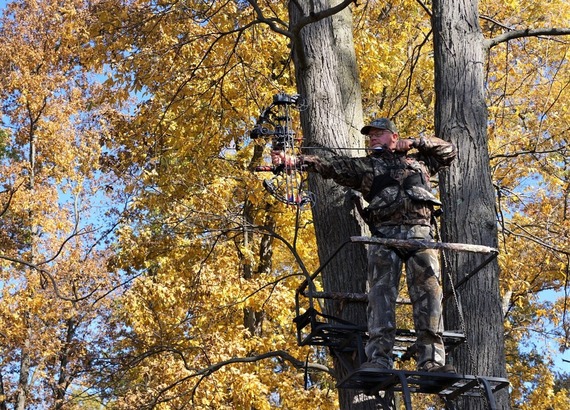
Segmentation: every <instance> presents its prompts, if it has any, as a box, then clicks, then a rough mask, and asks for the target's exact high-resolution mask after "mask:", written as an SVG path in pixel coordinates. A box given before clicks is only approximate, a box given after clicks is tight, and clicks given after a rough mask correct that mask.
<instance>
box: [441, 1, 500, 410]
mask: <svg viewBox="0 0 570 410" xmlns="http://www.w3.org/2000/svg"><path fill="white" fill-rule="evenodd" d="M477 6H478V2H477V1H474V0H434V3H433V21H432V24H433V32H434V58H435V88H436V104H435V129H436V133H437V135H438V136H439V137H441V138H443V139H445V140H448V141H452V142H453V143H454V144H455V145H456V147H457V150H458V156H457V159H456V161H455V162H454V163H453V164H452V166H451V167H450V169H449V170H448V171H447V172H443V173H440V180H441V181H440V191H441V197H442V202H443V205H444V215H443V218H442V237H443V240H444V241H446V242H459V243H468V244H479V245H486V246H491V247H496V246H497V224H496V217H495V193H494V190H493V185H492V182H491V172H490V166H489V154H488V149H487V106H486V102H485V94H484V76H483V67H484V63H483V62H484V58H485V55H484V51H483V35H482V32H481V29H480V26H479V21H478V17H479V15H478V9H477ZM483 259H484V256H480V255H476V254H466V253H447V254H446V263H444V269H443V277H444V284H445V287H446V288H447V289H446V291H447V290H448V289H449V286H450V278H451V280H452V281H453V283H457V282H458V281H459V280H461V279H462V278H463V277H465V275H467V274H468V273H469V272H470V271H472V270H473V269H474V268H475V267H476V266H478V265H479V264H480V263H481V262H482V260H483ZM456 302H458V304H459V307H458V306H457V303H456ZM445 315H446V320H445V325H446V328H447V329H462V330H463V331H464V332H465V334H466V336H467V344H466V345H464V347H463V348H461V349H458V350H457V351H456V352H455V353H454V356H453V362H454V365H455V366H456V367H457V369H458V370H459V372H461V373H466V374H474V375H481V376H496V377H506V368H505V356H504V340H503V316H502V314H501V299H500V295H499V267H498V264H497V262H496V260H495V261H493V262H492V263H490V264H489V265H487V266H486V267H485V268H484V269H483V270H482V271H481V272H479V273H478V274H477V275H475V276H474V277H473V278H471V279H470V280H469V281H468V282H467V283H466V284H465V285H464V286H463V287H462V288H461V289H459V290H458V292H457V300H455V298H451V299H449V301H448V302H447V304H446V306H445ZM463 325H464V326H463ZM496 399H497V404H498V407H499V408H502V409H507V408H509V398H508V393H507V391H506V389H504V390H502V391H501V392H499V393H498V394H497V395H496ZM461 407H462V408H469V409H477V408H487V403H485V402H484V401H483V400H480V399H478V400H473V399H471V400H470V401H468V400H467V399H466V400H465V401H464V402H463V403H462V404H461Z"/></svg>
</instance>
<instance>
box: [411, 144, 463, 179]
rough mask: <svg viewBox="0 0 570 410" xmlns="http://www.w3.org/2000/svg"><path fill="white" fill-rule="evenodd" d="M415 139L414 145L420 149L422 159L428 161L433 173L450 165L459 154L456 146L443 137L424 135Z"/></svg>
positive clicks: (427, 163)
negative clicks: (427, 136) (425, 136)
mask: <svg viewBox="0 0 570 410" xmlns="http://www.w3.org/2000/svg"><path fill="white" fill-rule="evenodd" d="M414 141H415V142H414V144H413V146H414V147H415V148H417V149H418V152H419V156H420V157H421V158H420V159H421V160H423V161H424V162H425V163H426V165H427V166H428V167H429V168H430V170H431V171H432V173H433V174H435V173H437V172H438V171H439V170H440V169H441V168H443V167H447V166H449V165H450V164H451V163H452V162H453V160H454V159H455V157H456V155H457V150H456V149H455V146H454V145H453V144H452V143H451V142H447V141H444V140H442V139H441V138H437V137H431V138H424V137H422V138H420V139H419V140H414Z"/></svg>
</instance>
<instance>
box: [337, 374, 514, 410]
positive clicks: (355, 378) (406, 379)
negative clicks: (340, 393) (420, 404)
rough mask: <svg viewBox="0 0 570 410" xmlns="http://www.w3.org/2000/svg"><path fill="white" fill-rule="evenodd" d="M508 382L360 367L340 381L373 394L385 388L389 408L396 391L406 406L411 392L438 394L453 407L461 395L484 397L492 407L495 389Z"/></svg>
mask: <svg viewBox="0 0 570 410" xmlns="http://www.w3.org/2000/svg"><path fill="white" fill-rule="evenodd" d="M508 386H509V381H508V380H507V379H502V378H496V377H482V376H469V375H464V374H456V373H434V372H415V371H406V370H382V369H373V368H367V369H357V370H355V371H353V372H352V373H350V374H349V375H348V376H347V377H346V378H345V379H344V380H342V381H341V382H339V383H338V384H337V388H339V389H356V390H362V391H364V392H366V393H367V394H370V395H373V394H377V393H378V392H380V391H383V392H385V393H386V394H385V395H384V399H385V400H386V403H383V406H384V408H385V409H391V408H393V407H391V406H392V404H391V403H389V402H390V401H391V399H390V398H393V393H394V392H401V393H402V397H403V401H404V403H403V404H404V406H405V408H406V410H411V409H412V402H411V397H410V395H411V393H424V394H437V395H439V396H440V397H441V399H442V400H443V401H444V403H445V407H446V409H449V410H453V409H455V408H456V406H455V404H454V401H455V400H456V399H457V398H458V397H461V396H469V397H482V398H484V399H485V400H486V401H487V403H488V408H489V410H496V409H497V404H496V402H495V396H494V393H496V392H497V391H499V390H501V389H503V388H505V387H508Z"/></svg>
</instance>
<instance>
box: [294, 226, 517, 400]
mask: <svg viewBox="0 0 570 410" xmlns="http://www.w3.org/2000/svg"><path fill="white" fill-rule="evenodd" d="M348 244H380V245H384V246H387V247H393V248H397V249H407V250H417V249H445V250H452V251H462V252H475V253H482V254H488V255H489V257H487V258H486V259H485V260H484V261H483V262H482V263H481V264H480V265H479V266H477V267H476V268H475V269H474V270H473V271H471V272H470V273H469V274H468V275H466V276H465V277H464V278H463V279H462V280H461V282H459V283H458V284H457V285H456V286H455V289H458V288H459V287H460V286H462V285H464V284H465V283H466V282H467V281H468V280H469V278H471V277H473V276H474V275H475V274H477V273H478V272H479V271H481V269H483V268H484V267H485V266H486V265H487V264H488V263H489V262H491V261H492V260H493V259H494V258H496V257H497V255H498V250H497V249H495V248H491V247H487V246H481V245H469V244H458V243H443V242H427V241H419V240H399V239H386V238H375V237H372V238H370V237H362V236H353V237H351V238H350V240H348V241H346V242H344V243H343V244H341V245H340V246H339V247H338V248H337V250H336V251H335V252H334V253H333V254H332V255H331V256H330V257H329V258H328V259H327V260H326V261H325V262H324V263H323V264H321V266H319V268H318V269H317V270H316V271H315V272H314V273H313V274H312V275H310V276H309V277H307V278H306V279H305V280H304V281H303V283H302V284H301V285H300V286H299V287H298V289H297V291H296V294H295V304H296V314H297V316H296V318H295V319H294V322H295V324H296V326H297V342H298V344H299V345H301V346H305V345H311V346H324V347H327V348H328V349H329V351H330V353H331V355H333V356H335V357H336V358H337V359H338V360H339V362H340V365H341V366H343V367H344V369H345V370H346V372H344V373H343V374H348V376H347V377H346V378H345V379H344V380H341V381H340V382H339V383H338V384H337V387H338V388H348V389H359V390H363V391H365V392H368V393H378V392H379V391H384V392H385V396H384V397H385V398H384V399H382V400H381V402H382V403H383V406H384V408H385V409H391V408H392V407H391V404H389V401H390V400H389V398H390V397H393V393H394V392H395V391H398V392H401V393H402V395H403V400H404V405H405V408H406V410H411V398H410V394H411V393H426V394H438V395H439V396H440V397H441V398H442V399H443V401H444V402H445V404H446V408H447V409H454V408H455V407H454V404H453V401H454V400H455V399H457V398H458V397H460V396H480V397H483V398H484V399H485V400H486V401H487V403H488V404H489V409H491V410H494V409H495V408H496V403H495V399H494V393H495V392H496V391H498V390H501V389H503V388H505V387H507V386H508V385H509V382H508V380H506V379H502V378H490V377H480V376H470V375H459V374H455V373H452V374H450V373H428V372H415V371H404V370H380V369H371V368H366V369H359V368H356V369H355V368H354V365H353V364H352V363H349V362H348V361H347V360H346V359H345V358H346V357H347V356H353V357H356V359H357V360H356V364H358V365H360V364H362V363H364V362H365V361H366V354H365V352H364V346H365V345H366V342H367V340H368V333H367V329H366V326H362V325H356V324H354V323H350V322H348V321H346V320H343V319H341V318H337V317H333V316H330V315H326V314H323V313H321V312H319V311H318V310H317V308H316V300H317V299H333V300H339V301H343V302H353V303H364V302H367V301H368V297H367V295H366V294H364V293H343V292H318V291H317V290H316V289H317V288H316V285H315V280H316V278H317V277H318V276H319V275H320V274H322V272H323V271H324V269H325V267H326V266H327V265H328V264H329V263H330V262H331V260H333V259H334V258H335V257H336V256H337V255H338V253H339V252H340V251H341V249H342V248H344V247H345V246H346V245H348ZM448 296H449V295H444V299H445V298H447V297H448ZM301 299H303V302H304V303H302V302H301ZM398 303H400V304H409V303H410V302H409V300H404V299H398ZM302 305H303V306H304V307H302ZM442 337H443V341H444V344H445V348H446V352H447V353H450V352H452V351H453V350H454V349H455V348H457V347H458V346H459V345H461V344H462V343H464V342H465V336H464V335H463V334H462V333H459V332H455V331H446V332H444V333H443V335H442ZM415 341H416V336H415V332H414V331H413V330H406V329H398V330H397V331H396V343H395V345H394V356H395V358H396V359H398V360H400V361H405V360H409V359H411V358H413V357H415Z"/></svg>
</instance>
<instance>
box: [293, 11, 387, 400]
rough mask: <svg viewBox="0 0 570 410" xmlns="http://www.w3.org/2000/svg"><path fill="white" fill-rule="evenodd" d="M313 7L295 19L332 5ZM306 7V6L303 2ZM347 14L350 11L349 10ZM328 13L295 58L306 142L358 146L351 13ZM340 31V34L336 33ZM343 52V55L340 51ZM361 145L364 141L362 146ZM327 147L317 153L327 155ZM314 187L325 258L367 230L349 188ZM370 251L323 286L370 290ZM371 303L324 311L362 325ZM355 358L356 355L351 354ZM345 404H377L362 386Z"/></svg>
mask: <svg viewBox="0 0 570 410" xmlns="http://www.w3.org/2000/svg"><path fill="white" fill-rule="evenodd" d="M312 5H313V9H310V10H309V8H308V7H307V9H304V10H301V9H299V7H300V6H301V5H300V3H297V2H290V3H289V13H290V24H291V26H295V24H296V23H297V22H298V21H299V20H300V19H301V17H303V16H306V15H309V13H310V12H312V11H314V12H318V11H320V10H324V9H326V8H328V7H329V6H330V4H329V2H328V1H327V0H317V1H315V2H313V3H312ZM302 7H306V6H302ZM344 13H350V11H349V10H348V9H345V11H344ZM335 18H336V20H335V24H336V25H337V26H339V27H343V28H344V30H343V31H336V32H335V30H334V28H333V19H332V18H327V19H323V20H320V21H317V22H315V23H312V24H310V25H308V26H306V27H304V28H303V29H302V30H301V32H300V34H299V35H298V36H297V38H296V39H295V41H294V43H293V59H294V63H295V76H296V80H297V89H298V92H299V94H300V95H301V96H302V98H304V101H305V103H306V108H305V109H304V110H302V111H301V126H302V129H303V136H304V141H305V144H306V145H309V146H315V145H316V146H324V147H356V146H357V145H359V144H360V143H361V138H360V136H359V134H358V132H355V130H357V131H358V130H359V128H360V127H361V124H362V120H361V118H362V109H361V105H360V104H361V93H360V83H359V82H358V70H357V69H356V60H355V55H354V44H353V42H352V34H350V35H349V34H347V31H345V30H351V27H352V24H350V26H349V27H347V26H346V25H348V22H351V17H350V15H347V14H343V15H341V16H337V17H335ZM335 34H336V36H335ZM340 55H342V58H339V56H340ZM360 146H361V145H360ZM324 153H325V151H322V152H316V154H319V155H324ZM309 189H310V190H311V191H312V192H313V193H314V194H315V195H316V198H317V200H316V204H315V205H314V206H313V209H312V211H313V219H314V224H315V232H316V238H317V245H318V254H319V258H320V260H321V261H324V260H326V259H328V257H329V256H330V255H331V254H332V253H334V252H335V251H336V250H337V249H338V247H339V246H340V245H341V244H342V243H344V242H346V241H347V240H348V238H349V237H350V236H354V235H357V236H358V235H361V234H362V229H363V228H362V226H361V225H360V221H359V219H358V217H357V216H356V213H355V212H354V211H353V209H352V204H351V202H350V201H349V200H348V199H347V195H346V190H345V189H344V188H342V187H340V186H338V185H336V184H334V183H333V182H331V181H324V180H323V179H322V178H320V177H319V176H316V175H311V176H310V178H309ZM365 284H366V252H365V248H364V247H363V246H359V245H355V246H350V247H345V248H344V249H343V251H341V252H340V253H339V255H337V257H336V258H334V260H333V261H332V262H331V263H330V264H329V265H328V267H327V268H326V269H325V271H324V273H323V286H324V289H325V290H326V291H330V292H355V293H361V292H364V291H365ZM365 307H366V306H365V305H364V304H362V303H342V302H341V301H338V300H336V301H335V300H328V301H327V302H326V304H325V307H324V310H325V313H326V314H328V315H332V316H336V317H340V318H342V319H344V320H348V321H350V322H352V323H355V324H358V325H366V308H365ZM347 359H349V360H350V361H353V364H354V365H355V366H357V365H358V363H355V362H354V358H353V357H349V358H347ZM342 369H343V368H342V367H341V366H338V365H337V366H336V368H335V372H336V377H337V380H341V379H343V378H344V376H345V374H342ZM339 404H340V408H341V409H375V408H376V404H375V400H374V398H372V397H368V396H363V395H362V394H361V393H360V392H358V391H353V390H347V389H340V390H339Z"/></svg>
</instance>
